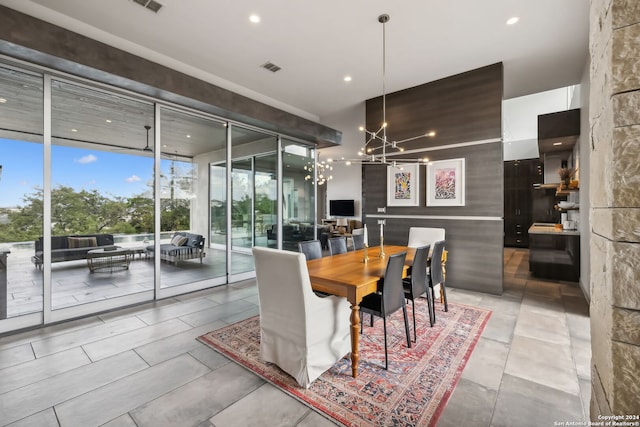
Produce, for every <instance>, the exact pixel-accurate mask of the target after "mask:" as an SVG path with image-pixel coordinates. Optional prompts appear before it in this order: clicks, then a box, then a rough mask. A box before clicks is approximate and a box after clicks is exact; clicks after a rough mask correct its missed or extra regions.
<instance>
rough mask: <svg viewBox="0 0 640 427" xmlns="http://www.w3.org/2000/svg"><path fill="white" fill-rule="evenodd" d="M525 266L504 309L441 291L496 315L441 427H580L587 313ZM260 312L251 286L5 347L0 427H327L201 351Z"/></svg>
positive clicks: (520, 265)
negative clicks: (217, 332)
mask: <svg viewBox="0 0 640 427" xmlns="http://www.w3.org/2000/svg"><path fill="white" fill-rule="evenodd" d="M527 256H528V251H527V250H516V249H506V250H505V292H504V294H503V295H502V296H493V295H487V294H481V293H476V292H470V291H463V290H458V289H454V288H449V291H448V296H449V299H450V300H451V301H455V302H459V303H465V304H470V305H476V306H483V307H488V308H491V309H492V310H493V314H492V317H491V320H490V321H489V323H488V325H487V327H486V329H485V331H484V333H483V335H482V337H481V338H480V340H479V342H478V345H477V347H476V349H475V351H474V352H473V355H472V357H471V359H470V360H469V363H468V364H467V366H466V368H465V370H464V372H463V375H462V378H461V380H460V382H459V383H458V385H457V387H456V389H455V391H454V393H453V395H452V396H451V399H450V401H449V403H448V405H447V407H446V409H445V411H444V413H443V414H442V417H441V419H440V422H439V424H438V425H439V426H515V425H518V426H553V425H554V423H553V422H554V421H582V420H586V419H587V417H586V413H587V408H588V400H589V384H590V378H589V372H590V369H589V363H590V333H589V317H588V305H587V302H586V301H585V298H584V297H583V295H582V293H581V291H580V289H579V288H578V287H576V286H575V285H573V284H566V283H555V282H549V281H541V280H534V279H532V278H529V277H528V262H527ZM257 303H258V301H257V294H256V287H255V283H254V282H253V281H247V282H243V283H239V284H235V285H230V286H226V287H219V288H215V289H211V290H207V291H201V292H197V293H194V294H189V295H184V296H180V297H175V298H170V299H167V300H163V301H157V302H154V303H148V304H145V305H142V306H137V307H132V308H125V309H121V310H118V311H114V312H110V313H106V314H102V315H98V316H93V317H89V318H85V319H80V320H76V321H72V322H67V323H64V324H59V325H53V326H48V327H45V328H41V329H37V330H33V331H28V332H23V333H20V334H15V335H10V336H5V337H3V338H0V379H1V380H0V425H11V426H38V427H43V426H82V427H87V426H100V425H105V426H111V427H113V426H154V427H159V426H199V427H210V426H216V427H226V426H243V427H245V426H254V425H255V426H274V425H278V426H301V427H304V426H320V427H322V426H331V425H333V423H332V422H330V421H329V420H327V419H325V418H324V417H322V416H320V415H318V414H317V413H315V412H314V411H312V410H311V409H309V408H308V407H306V406H304V405H303V404H301V403H299V402H298V401H296V400H295V399H293V398H291V397H289V396H288V395H286V394H284V393H282V392H280V391H279V390H277V389H276V388H274V387H273V386H271V385H270V384H268V383H266V382H264V381H263V380H261V379H260V378H258V377H257V376H255V375H254V374H252V373H250V372H249V371H247V370H245V369H243V368H241V367H239V366H238V365H236V364H235V363H232V362H229V361H228V360H227V359H226V358H225V357H224V356H221V355H219V354H218V353H216V352H214V351H212V350H211V349H209V348H208V347H205V346H204V345H202V344H200V343H199V342H197V341H196V340H195V338H196V337H197V336H199V335H201V334H203V333H205V332H207V331H210V330H213V329H215V328H218V327H220V326H223V325H226V324H229V323H233V322H236V321H238V320H240V319H243V318H246V317H249V316H252V315H254V314H257V312H258V307H257Z"/></svg>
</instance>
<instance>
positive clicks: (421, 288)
mask: <svg viewBox="0 0 640 427" xmlns="http://www.w3.org/2000/svg"><path fill="white" fill-rule="evenodd" d="M429 249H431V245H426V246H420V247H418V248H416V253H415V255H414V257H413V266H412V267H411V276H409V277H406V278H404V279H402V287H403V288H404V297H405V298H406V299H408V300H411V308H412V312H413V342H416V341H417V339H418V337H417V333H416V300H417V299H418V298H419V297H420V296H421V295H422V294H426V296H427V311H428V313H429V323H430V324H431V326H433V323H434V322H435V319H434V313H433V300H432V299H431V297H432V295H431V293H430V292H429V277H428V276H427V260H428V258H429Z"/></svg>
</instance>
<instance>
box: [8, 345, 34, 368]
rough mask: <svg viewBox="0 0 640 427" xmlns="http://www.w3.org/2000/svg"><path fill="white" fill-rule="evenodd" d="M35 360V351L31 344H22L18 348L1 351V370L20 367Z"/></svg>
mask: <svg viewBox="0 0 640 427" xmlns="http://www.w3.org/2000/svg"><path fill="white" fill-rule="evenodd" d="M34 358H35V356H34V354H33V349H32V348H31V346H30V345H29V344H22V345H19V346H16V347H11V348H7V349H5V350H0V369H4V368H8V367H10V366H14V365H19V364H21V363H24V362H28V361H29V360H33V359H34Z"/></svg>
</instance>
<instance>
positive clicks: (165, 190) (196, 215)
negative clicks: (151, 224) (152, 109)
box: [154, 107, 227, 290]
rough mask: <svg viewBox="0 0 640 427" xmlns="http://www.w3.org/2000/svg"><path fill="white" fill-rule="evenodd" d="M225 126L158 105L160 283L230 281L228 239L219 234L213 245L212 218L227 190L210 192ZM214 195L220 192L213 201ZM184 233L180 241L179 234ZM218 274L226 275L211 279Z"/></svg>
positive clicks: (187, 285)
mask: <svg viewBox="0 0 640 427" xmlns="http://www.w3.org/2000/svg"><path fill="white" fill-rule="evenodd" d="M226 131H227V126H226V124H225V123H222V122H218V121H214V120H212V119H209V118H206V117H201V116H199V115H196V114H191V113H186V112H180V111H176V110H174V109H170V108H164V107H162V108H161V109H160V145H161V152H160V157H161V160H160V236H161V239H160V244H161V245H160V248H159V249H158V250H159V252H160V259H161V270H160V271H161V277H160V286H161V288H168V287H176V286H180V287H183V288H187V289H189V290H194V289H200V288H204V287H208V286H211V285H214V284H222V283H226V274H227V270H226V256H225V254H226V244H225V241H223V240H221V241H218V240H217V239H216V242H215V248H214V245H213V244H212V242H211V241H210V239H211V238H212V236H213V235H215V234H213V233H211V222H210V219H209V214H210V211H209V208H210V206H213V205H214V204H218V205H223V206H224V205H225V202H226V201H225V197H224V193H223V194H222V195H220V196H217V195H216V194H214V192H211V196H212V197H210V191H209V187H208V185H209V183H210V178H209V177H208V174H209V172H210V171H209V167H208V165H209V163H210V162H211V160H212V159H215V158H216V157H217V156H222V158H224V156H225V153H226V141H227V138H226ZM213 176H215V174H214V175H213ZM214 185H215V184H214ZM218 190H219V189H218V188H216V190H215V191H218ZM214 197H219V198H216V199H215V202H214ZM211 219H212V220H213V219H214V216H213V215H212V216H211ZM180 237H182V238H183V239H182V242H179V241H176V240H175V239H176V238H180ZM185 238H186V240H185ZM155 251H156V248H154V253H155ZM216 278H222V280H215V281H213V282H212V281H211V280H212V279H216Z"/></svg>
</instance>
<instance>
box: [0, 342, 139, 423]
mask: <svg viewBox="0 0 640 427" xmlns="http://www.w3.org/2000/svg"><path fill="white" fill-rule="evenodd" d="M147 367H148V365H147V364H146V363H145V362H144V360H142V359H141V358H140V356H138V355H137V354H135V353H134V352H132V351H129V352H126V353H122V354H118V355H117V356H114V357H110V358H108V359H105V360H101V361H99V362H95V363H91V364H89V365H85V366H81V367H79V368H77V369H74V370H72V371H68V372H65V373H63V374H60V375H56V376H55V377H51V378H47V379H46V380H42V381H39V382H37V383H34V384H30V385H28V386H25V387H21V388H19V389H16V390H13V391H10V392H8V393H5V394H3V395H2V398H1V399H0V402H1V403H2V404H1V405H0V420H3V422H4V423H7V424H8V423H11V422H13V421H17V420H20V419H22V418H25V417H27V416H29V415H32V414H34V413H36V412H40V411H43V410H45V409H47V408H50V407H52V406H54V405H56V404H58V403H61V402H64V401H67V400H69V399H73V398H74V397H77V396H81V395H83V394H84V393H87V392H89V391H91V390H95V389H98V388H99V387H102V386H104V385H106V384H109V383H111V382H114V381H117V380H118V379H122V378H131V376H130V375H132V374H134V373H136V372H138V371H141V370H144V369H145V368H147ZM102 409H103V408H99V409H98V410H102ZM111 418H113V417H111ZM111 418H110V419H111ZM106 421H108V420H106ZM75 425H82V424H75Z"/></svg>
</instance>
